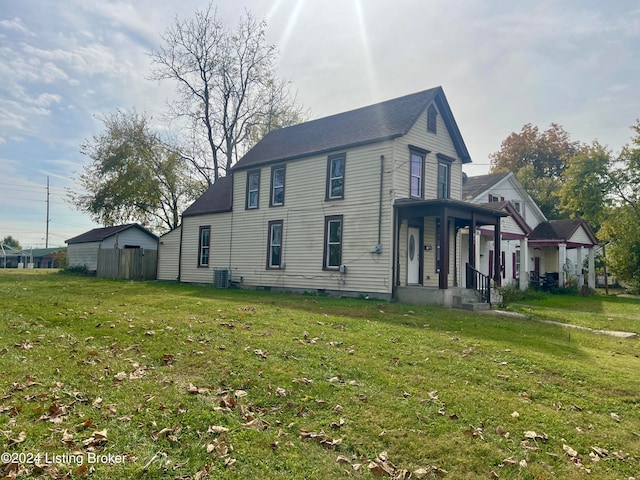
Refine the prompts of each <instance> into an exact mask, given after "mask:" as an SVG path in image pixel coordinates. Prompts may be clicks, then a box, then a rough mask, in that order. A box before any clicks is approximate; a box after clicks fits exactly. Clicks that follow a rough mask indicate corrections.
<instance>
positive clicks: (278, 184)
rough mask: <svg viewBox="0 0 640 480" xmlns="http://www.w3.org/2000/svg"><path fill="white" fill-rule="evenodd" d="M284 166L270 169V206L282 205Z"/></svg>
mask: <svg viewBox="0 0 640 480" xmlns="http://www.w3.org/2000/svg"><path fill="white" fill-rule="evenodd" d="M284 172H285V170H284V165H282V166H279V167H272V168H271V200H270V203H269V204H270V206H272V207H278V206H280V205H284Z"/></svg>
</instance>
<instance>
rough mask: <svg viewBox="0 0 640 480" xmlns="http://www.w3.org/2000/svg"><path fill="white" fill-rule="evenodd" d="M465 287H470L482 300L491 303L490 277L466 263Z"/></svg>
mask: <svg viewBox="0 0 640 480" xmlns="http://www.w3.org/2000/svg"><path fill="white" fill-rule="evenodd" d="M467 288H472V289H474V290H475V291H476V292H478V293H479V294H480V296H481V297H482V301H483V302H485V303H491V278H489V277H488V276H487V275H485V274H484V273H482V272H479V271H478V270H476V269H475V268H473V267H472V266H471V265H469V264H468V263H467Z"/></svg>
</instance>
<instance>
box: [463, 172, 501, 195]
mask: <svg viewBox="0 0 640 480" xmlns="http://www.w3.org/2000/svg"><path fill="white" fill-rule="evenodd" d="M509 173H510V172H503V173H490V174H488V175H477V176H475V177H467V181H466V183H464V184H463V185H462V199H463V200H473V199H474V198H476V197H477V196H478V195H480V194H481V193H482V192H486V191H487V190H489V189H490V188H491V187H492V186H494V185H495V184H496V183H498V182H499V181H500V180H502V179H503V178H505V177H506V176H507V175H509Z"/></svg>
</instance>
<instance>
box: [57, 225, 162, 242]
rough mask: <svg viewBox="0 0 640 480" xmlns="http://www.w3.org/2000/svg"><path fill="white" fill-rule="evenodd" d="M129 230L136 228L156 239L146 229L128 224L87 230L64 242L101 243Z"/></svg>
mask: <svg viewBox="0 0 640 480" xmlns="http://www.w3.org/2000/svg"><path fill="white" fill-rule="evenodd" d="M129 228H137V229H138V230H141V231H143V232H144V233H146V234H147V235H149V236H151V237H153V238H155V239H157V238H158V237H157V236H156V235H154V234H153V233H151V232H150V231H149V230H147V229H146V228H143V227H141V226H140V225H138V224H137V223H128V224H126V225H116V226H114V227H104V228H94V229H93V230H89V231H88V232H85V233H83V234H81V235H78V236H77V237H73V238H70V239H69V240H65V242H66V243H67V244H72V243H89V242H102V241H103V240H104V239H105V238H109V237H111V236H112V235H115V234H116V233H120V232H122V231H124V230H127V229H129Z"/></svg>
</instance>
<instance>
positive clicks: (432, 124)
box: [427, 105, 438, 133]
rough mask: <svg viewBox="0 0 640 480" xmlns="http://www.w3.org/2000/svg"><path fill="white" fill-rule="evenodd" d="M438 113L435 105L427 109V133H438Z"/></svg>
mask: <svg viewBox="0 0 640 480" xmlns="http://www.w3.org/2000/svg"><path fill="white" fill-rule="evenodd" d="M437 118H438V111H437V110H436V107H434V106H433V105H429V108H428V109H427V132H431V133H436V125H437V123H438V122H437Z"/></svg>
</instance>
